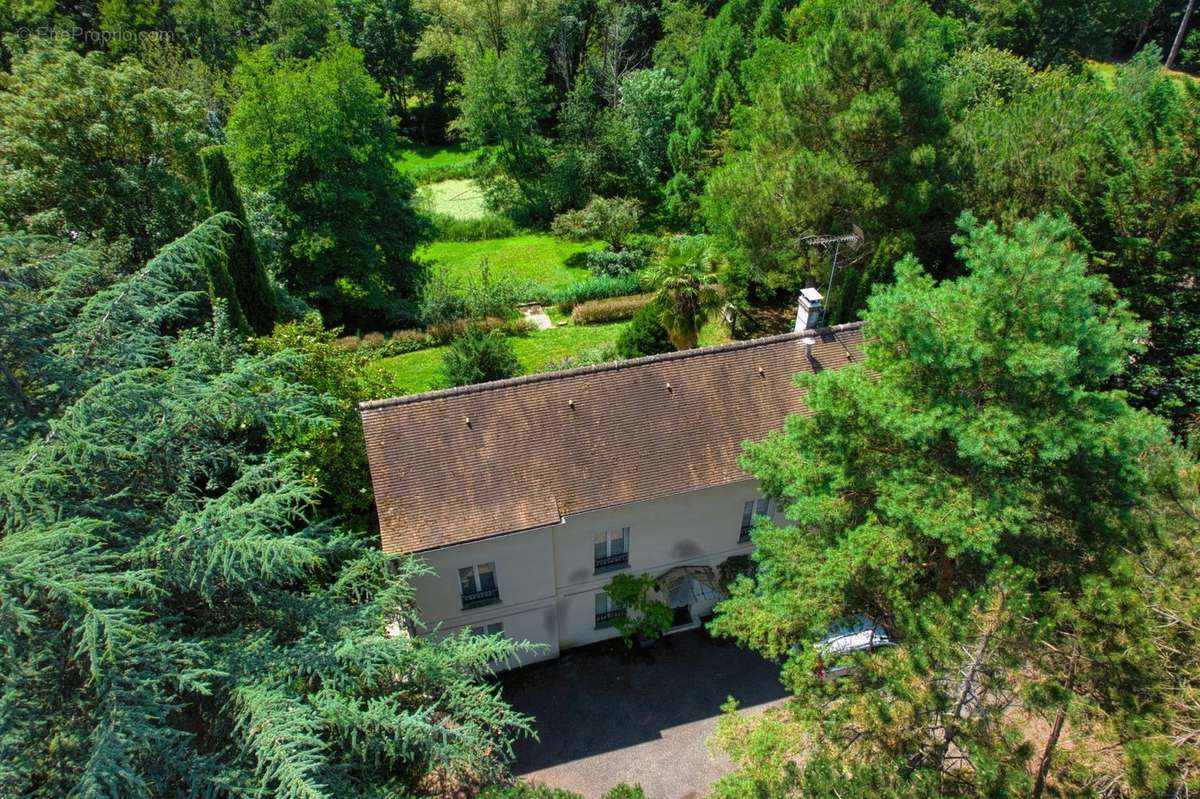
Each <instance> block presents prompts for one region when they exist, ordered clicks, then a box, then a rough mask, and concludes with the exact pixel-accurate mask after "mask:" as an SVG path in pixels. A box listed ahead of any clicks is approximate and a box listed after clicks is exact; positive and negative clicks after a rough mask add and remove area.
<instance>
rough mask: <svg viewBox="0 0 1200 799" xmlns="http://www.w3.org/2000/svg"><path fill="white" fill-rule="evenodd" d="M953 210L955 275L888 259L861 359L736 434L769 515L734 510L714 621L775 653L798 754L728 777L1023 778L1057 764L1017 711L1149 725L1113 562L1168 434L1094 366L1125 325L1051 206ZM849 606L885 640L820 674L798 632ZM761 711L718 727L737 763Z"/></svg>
mask: <svg viewBox="0 0 1200 799" xmlns="http://www.w3.org/2000/svg"><path fill="white" fill-rule="evenodd" d="M962 225H963V228H964V230H963V233H962V235H961V236H960V237H959V238H958V239H957V242H958V244H959V245H960V248H961V249H960V255H961V257H962V259H963V261H964V263H965V264H966V266H967V269H968V274H967V275H966V276H965V277H962V278H960V279H957V280H954V281H947V282H944V283H941V284H935V282H934V281H933V279H932V278H930V277H929V276H928V275H927V274H926V273H925V272H924V270H923V269H922V268H921V267H920V266H919V265H918V264H917V262H916V261H915V259H912V258H908V259H905V260H904V261H902V262H901V263H900V264H898V265H897V267H896V272H897V281H896V284H895V285H894V286H889V287H887V288H884V289H881V290H877V292H876V294H875V295H874V296H873V297H872V299H871V302H870V310H869V312H868V314H867V316H866V333H867V357H866V361H865V363H863V364H861V365H855V366H851V367H848V368H846V369H841V370H837V371H824V372H818V373H817V374H815V375H806V376H802V377H801V378H800V380H801V383H802V385H803V386H804V387H805V388H806V389H807V392H808V393H807V399H806V403H807V405H808V407H809V409H811V411H812V414H811V415H807V416H798V417H792V418H791V419H789V420H788V423H787V426H786V427H785V429H784V430H783V431H780V432H778V433H775V434H772V435H770V436H768V437H767V438H766V439H765V440H763V441H761V442H757V443H754V444H752V445H750V446H749V447H748V449H747V452H746V455H745V457H744V466H745V467H746V468H747V470H748V471H750V472H751V473H753V474H755V475H756V476H757V477H758V478H759V479H760V480H761V482H762V485H763V488H764V490H765V491H766V492H768V493H769V494H771V495H773V496H776V497H779V498H781V502H782V504H783V506H784V507H785V508H786V513H787V515H788V516H789V517H790V519H792V520H793V521H794V522H795V526H791V527H774V526H772V525H770V524H769V523H765V522H764V523H760V525H759V526H758V527H757V528H756V529H755V530H754V532H753V533H752V536H753V539H754V542H755V554H754V558H755V560H756V562H757V566H758V568H757V573H756V575H755V577H754V578H753V579H752V580H751V579H743V580H741V581H740V582H739V583H737V584H735V586H734V588H733V590H732V598H731V599H730V600H728V601H726V602H724V603H722V604H721V605H719V606H718V615H717V620H716V622H715V625H714V626H715V629H716V630H717V631H718V632H720V633H722V634H725V635H730V636H733V637H735V638H737V639H739V640H740V641H742V642H744V643H746V644H749V645H751V646H753V647H755V648H756V649H759V650H761V651H762V652H764V653H765V654H769V655H772V656H785V657H787V660H788V662H787V665H786V666H785V668H784V676H785V682H787V683H788V685H789V686H790V687H791V688H792V690H793V691H794V692H795V695H796V699H795V700H794V701H793V703H792V704H791V705H790V706H789V707H788V709H787V713H786V722H787V724H788V729H789V730H790V732H789V734H790V735H791V736H793V737H794V738H795V741H796V742H795V743H794V744H787V745H788V746H795V747H799V751H797V750H796V749H791V750H790V751H791V752H792V754H793V755H796V756H797V757H798V758H799V763H798V766H787V768H788V769H789V770H790V771H789V774H790V776H789V775H788V774H785V775H782V777H781V776H780V775H779V774H778V773H777V772H775V771H773V770H771V769H767V771H766V772H765V776H764V775H763V774H759V775H757V776H756V774H755V770H754V768H749V769H748V770H747V771H746V772H744V773H743V774H742V776H741V777H735V778H730V780H728V781H727V784H728V785H730V786H732V785H738V784H741V783H738V780H746V779H748V780H750V781H751V784H753V785H763V784H767V783H769V782H770V780H771V779H780V778H782V779H783V780H784V782H785V783H787V784H790V785H792V786H794V787H799V788H802V790H803V792H804V794H805V795H832V794H835V793H836V794H840V795H866V794H868V793H870V794H872V795H905V796H913V795H917V796H922V795H927V796H961V795H991V796H1005V795H1018V794H1026V795H1028V794H1029V793H1030V792H1032V791H1034V790H1035V786H1036V785H1038V784H1039V781H1041V780H1040V778H1039V777H1038V773H1039V772H1040V771H1041V769H1040V768H1039V766H1040V765H1041V764H1042V763H1045V764H1046V768H1047V771H1048V773H1049V774H1050V775H1051V777H1055V776H1057V775H1060V774H1064V773H1067V772H1070V771H1071V770H1072V769H1073V768H1074V764H1069V765H1068V764H1067V761H1066V760H1065V758H1064V756H1063V753H1062V752H1057V751H1056V747H1055V740H1054V738H1053V736H1048V737H1047V738H1044V739H1036V740H1031V739H1030V738H1029V737H1028V734H1027V730H1028V728H1027V727H1025V726H1022V725H1021V724H1020V723H1019V719H1020V715H1021V714H1027V715H1030V716H1035V717H1042V718H1044V719H1045V723H1046V727H1047V728H1048V729H1054V728H1055V725H1056V723H1057V724H1058V728H1059V729H1061V720H1062V719H1063V718H1065V717H1066V716H1068V715H1069V716H1070V717H1071V718H1073V719H1082V718H1093V719H1100V720H1103V721H1104V723H1105V724H1108V725H1110V727H1111V728H1114V729H1120V730H1121V731H1122V734H1123V735H1125V736H1127V738H1126V740H1124V741H1123V744H1124V745H1125V746H1127V747H1130V748H1136V747H1138V746H1143V747H1144V746H1147V745H1152V746H1160V747H1161V746H1165V745H1167V744H1165V738H1166V736H1165V735H1164V734H1163V733H1164V732H1165V731H1166V730H1165V727H1164V723H1165V715H1164V714H1163V713H1162V712H1161V708H1162V704H1161V703H1160V700H1158V699H1156V698H1155V697H1154V696H1153V695H1148V694H1147V691H1146V688H1147V685H1148V683H1151V682H1152V679H1151V676H1150V675H1151V674H1152V671H1151V665H1152V664H1153V662H1154V656H1153V652H1152V650H1151V649H1150V648H1149V647H1148V646H1142V645H1139V644H1141V643H1144V641H1143V640H1139V639H1144V630H1145V629H1146V626H1147V620H1148V618H1149V613H1148V610H1147V607H1146V603H1145V602H1143V601H1140V600H1138V598H1137V591H1136V590H1135V589H1136V582H1135V581H1134V580H1132V578H1131V576H1130V575H1131V570H1130V566H1129V564H1130V562H1131V561H1136V559H1137V558H1138V557H1140V556H1142V555H1143V554H1144V553H1146V552H1147V551H1149V550H1150V549H1151V548H1152V547H1154V546H1156V545H1157V541H1158V540H1159V529H1160V527H1161V525H1160V521H1159V520H1160V516H1159V514H1157V513H1156V512H1155V511H1154V508H1155V504H1156V502H1157V499H1156V498H1157V497H1159V496H1163V492H1164V490H1167V489H1170V487H1171V486H1174V485H1177V484H1178V483H1177V480H1176V477H1175V475H1176V473H1177V464H1178V462H1179V456H1178V454H1177V453H1175V452H1174V451H1173V449H1172V446H1171V443H1170V436H1169V434H1168V432H1167V430H1166V429H1165V425H1164V424H1163V423H1162V421H1161V420H1159V419H1157V418H1155V417H1152V416H1150V415H1148V414H1146V413H1144V412H1141V411H1137V410H1134V409H1133V408H1131V407H1130V406H1129V405H1128V404H1127V403H1126V401H1125V398H1124V396H1123V395H1122V394H1121V393H1120V392H1117V391H1113V390H1112V389H1111V381H1112V379H1113V378H1114V377H1115V376H1117V375H1119V374H1121V373H1122V372H1123V371H1124V370H1125V369H1126V368H1127V366H1128V364H1129V360H1130V354H1131V351H1132V350H1133V349H1135V348H1136V346H1137V345H1136V342H1137V341H1138V337H1139V334H1140V332H1141V331H1142V330H1144V328H1142V326H1141V325H1139V324H1138V323H1137V322H1136V321H1135V320H1134V318H1133V316H1132V315H1131V314H1130V313H1129V311H1128V309H1127V308H1126V307H1125V306H1124V305H1122V304H1119V303H1118V304H1109V302H1108V300H1109V298H1110V294H1111V287H1110V286H1109V284H1108V283H1107V281H1106V280H1105V279H1104V278H1103V277H1101V276H1097V275H1095V274H1090V273H1089V271H1088V268H1087V264H1086V261H1085V259H1084V258H1083V257H1082V256H1081V255H1080V254H1079V253H1077V252H1075V251H1073V250H1072V248H1071V244H1070V241H1071V227H1070V225H1069V224H1068V223H1066V222H1065V221H1061V220H1054V219H1050V218H1044V217H1043V218H1039V219H1038V220H1036V221H1033V222H1022V223H1019V224H1017V225H1016V226H1015V228H1014V232H1013V234H1012V235H1011V236H1005V235H1002V234H1000V233H999V232H998V231H997V230H996V228H995V227H994V226H992V225H990V224H989V225H978V224H976V223H975V222H974V220H972V219H971V218H970V217H966V218H965V219H964V220H963V221H962ZM859 615H865V616H866V617H868V618H870V619H872V620H874V621H876V622H878V623H880V624H882V625H884V627H885V628H886V629H887V630H888V631H889V634H890V635H891V636H892V637H893V640H894V641H895V642H896V643H897V644H898V646H893V647H887V648H884V649H880V650H877V651H875V652H874V653H871V654H860V655H857V656H854V657H851V658H849V660H850V661H851V662H852V663H853V665H854V666H855V669H854V670H853V671H852V672H851V673H850V674H849V675H848V676H845V677H841V678H839V679H836V680H822V679H821V678H820V676H819V674H820V672H821V668H822V667H823V666H825V665H828V664H825V663H824V662H823V661H824V658H825V657H826V656H827V655H828V653H827V652H826V651H823V649H822V647H821V645H820V641H821V639H822V638H823V637H824V636H825V635H826V634H827V633H828V631H829V630H830V628H831V627H833V626H835V625H837V624H839V623H842V622H844V621H846V620H847V619H850V618H854V617H857V616H859ZM1018 699H1019V700H1020V701H1019V702H1017V700H1018ZM1118 719H1120V721H1118ZM1089 729H1090V728H1089V727H1087V726H1083V725H1082V724H1081V726H1079V727H1077V728H1076V729H1075V742H1076V746H1075V747H1074V748H1075V749H1082V748H1083V744H1084V742H1085V741H1086V740H1087V734H1088V732H1089ZM764 734H770V735H769V737H768V738H767V739H765V740H763V741H760V742H759V744H761V746H760V745H755V746H750V747H748V748H746V749H744V750H743V751H746V752H749V753H750V754H749V755H748V758H749V761H750V762H751V765H752V766H753V765H754V764H755V763H757V765H758V766H759V767H762V762H761V761H757V760H756V757H755V756H754V755H753V752H755V751H758V752H768V753H769V752H771V751H777V750H778V749H779V747H780V746H781V745H782V742H780V741H779V740H778V735H777V734H773V733H771V728H770V727H768V728H766V729H765V732H764ZM1186 745H1187V744H1186V743H1182V742H1181V743H1176V744H1174V747H1175V751H1176V752H1178V751H1179V750H1180V749H1181V748H1183V747H1186ZM1159 755H1161V757H1158V758H1156V759H1157V760H1159V762H1169V761H1170V757H1169V756H1168V755H1166V754H1164V753H1162V752H1160V753H1159ZM776 762H784V763H786V762H789V758H782V759H781V760H777V761H776ZM1135 769H1136V766H1135V767H1134V768H1133V769H1131V773H1132V770H1135ZM1041 782H1042V784H1044V781H1041ZM743 787H744V784H743ZM726 795H730V794H728V793H727V794H726Z"/></svg>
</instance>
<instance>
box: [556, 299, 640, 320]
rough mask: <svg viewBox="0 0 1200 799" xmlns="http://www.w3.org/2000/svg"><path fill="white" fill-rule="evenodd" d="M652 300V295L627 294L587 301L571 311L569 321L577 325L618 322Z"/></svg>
mask: <svg viewBox="0 0 1200 799" xmlns="http://www.w3.org/2000/svg"><path fill="white" fill-rule="evenodd" d="M653 299H654V295H653V294H629V295H626V296H624V297H610V298H608V299H606V300H588V301H587V302H581V303H580V304H579V305H576V306H575V309H574V310H573V311H571V321H572V322H574V323H575V324H577V325H594V324H599V323H601V322H619V321H621V320H622V319H628V318H630V317H631V316H633V315H634V314H635V313H637V312H638V311H640V310H641V309H642V308H643V307H645V306H646V304H647V303H649V302H650V301H651V300H653Z"/></svg>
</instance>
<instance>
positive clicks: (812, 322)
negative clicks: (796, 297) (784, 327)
mask: <svg viewBox="0 0 1200 799" xmlns="http://www.w3.org/2000/svg"><path fill="white" fill-rule="evenodd" d="M824 324H825V305H824V304H823V303H822V302H821V292H819V291H817V290H816V289H813V288H808V289H802V290H801V291H800V304H799V305H798V306H797V307H796V332H797V333H802V332H804V331H805V330H812V329H814V328H818V327H821V326H822V325H824Z"/></svg>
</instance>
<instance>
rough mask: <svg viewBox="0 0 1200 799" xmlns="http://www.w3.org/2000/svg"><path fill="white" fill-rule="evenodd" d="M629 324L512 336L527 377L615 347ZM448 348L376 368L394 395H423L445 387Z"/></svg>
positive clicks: (382, 363)
mask: <svg viewBox="0 0 1200 799" xmlns="http://www.w3.org/2000/svg"><path fill="white" fill-rule="evenodd" d="M626 324H627V323H626V322H613V323H611V324H606V325H578V326H576V325H564V326H562V327H552V328H550V329H549V330H535V331H531V332H529V333H526V334H524V335H521V336H512V337H511V338H510V339H509V341H511V342H512V345H513V349H514V350H515V351H516V353H517V359H518V360H520V362H521V366H522V368H523V369H524V372H525V374H535V373H537V372H544V371H547V370H548V369H550V368H551V367H552V366H553V365H554V364H555V363H556V362H558V361H561V360H563V359H564V358H568V357H571V356H574V355H578V354H579V353H582V352H586V351H588V350H592V349H595V348H598V347H605V346H608V345H610V344H615V343H616V341H617V336H619V335H620V334H621V330H622V329H623V328H624V327H625V325H626ZM446 349H447V348H446V347H445V346H442V347H433V348H431V349H427V350H419V351H417V352H410V353H406V354H404V355H396V356H394V357H391V358H382V359H380V360H379V361H378V362H377V364H376V368H377V369H379V370H380V371H382V372H383V373H384V374H385V375H386V376H387V378H388V382H389V384H390V391H391V394H392V395H393V396H401V395H404V394H419V393H421V392H422V391H432V390H433V389H435V388H441V387H442V385H443V384H442V356H443V355H444V354H445V352H446Z"/></svg>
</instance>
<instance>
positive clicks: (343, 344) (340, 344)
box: [333, 336, 362, 352]
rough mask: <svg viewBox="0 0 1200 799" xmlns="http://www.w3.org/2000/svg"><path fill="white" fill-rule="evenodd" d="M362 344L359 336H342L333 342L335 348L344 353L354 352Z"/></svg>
mask: <svg viewBox="0 0 1200 799" xmlns="http://www.w3.org/2000/svg"><path fill="white" fill-rule="evenodd" d="M361 343H362V340H361V339H359V337H358V336H342V337H341V338H335V339H334V340H333V347H334V349H339V350H342V351H344V352H353V351H354V350H356V349H358V346H359V344H361Z"/></svg>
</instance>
